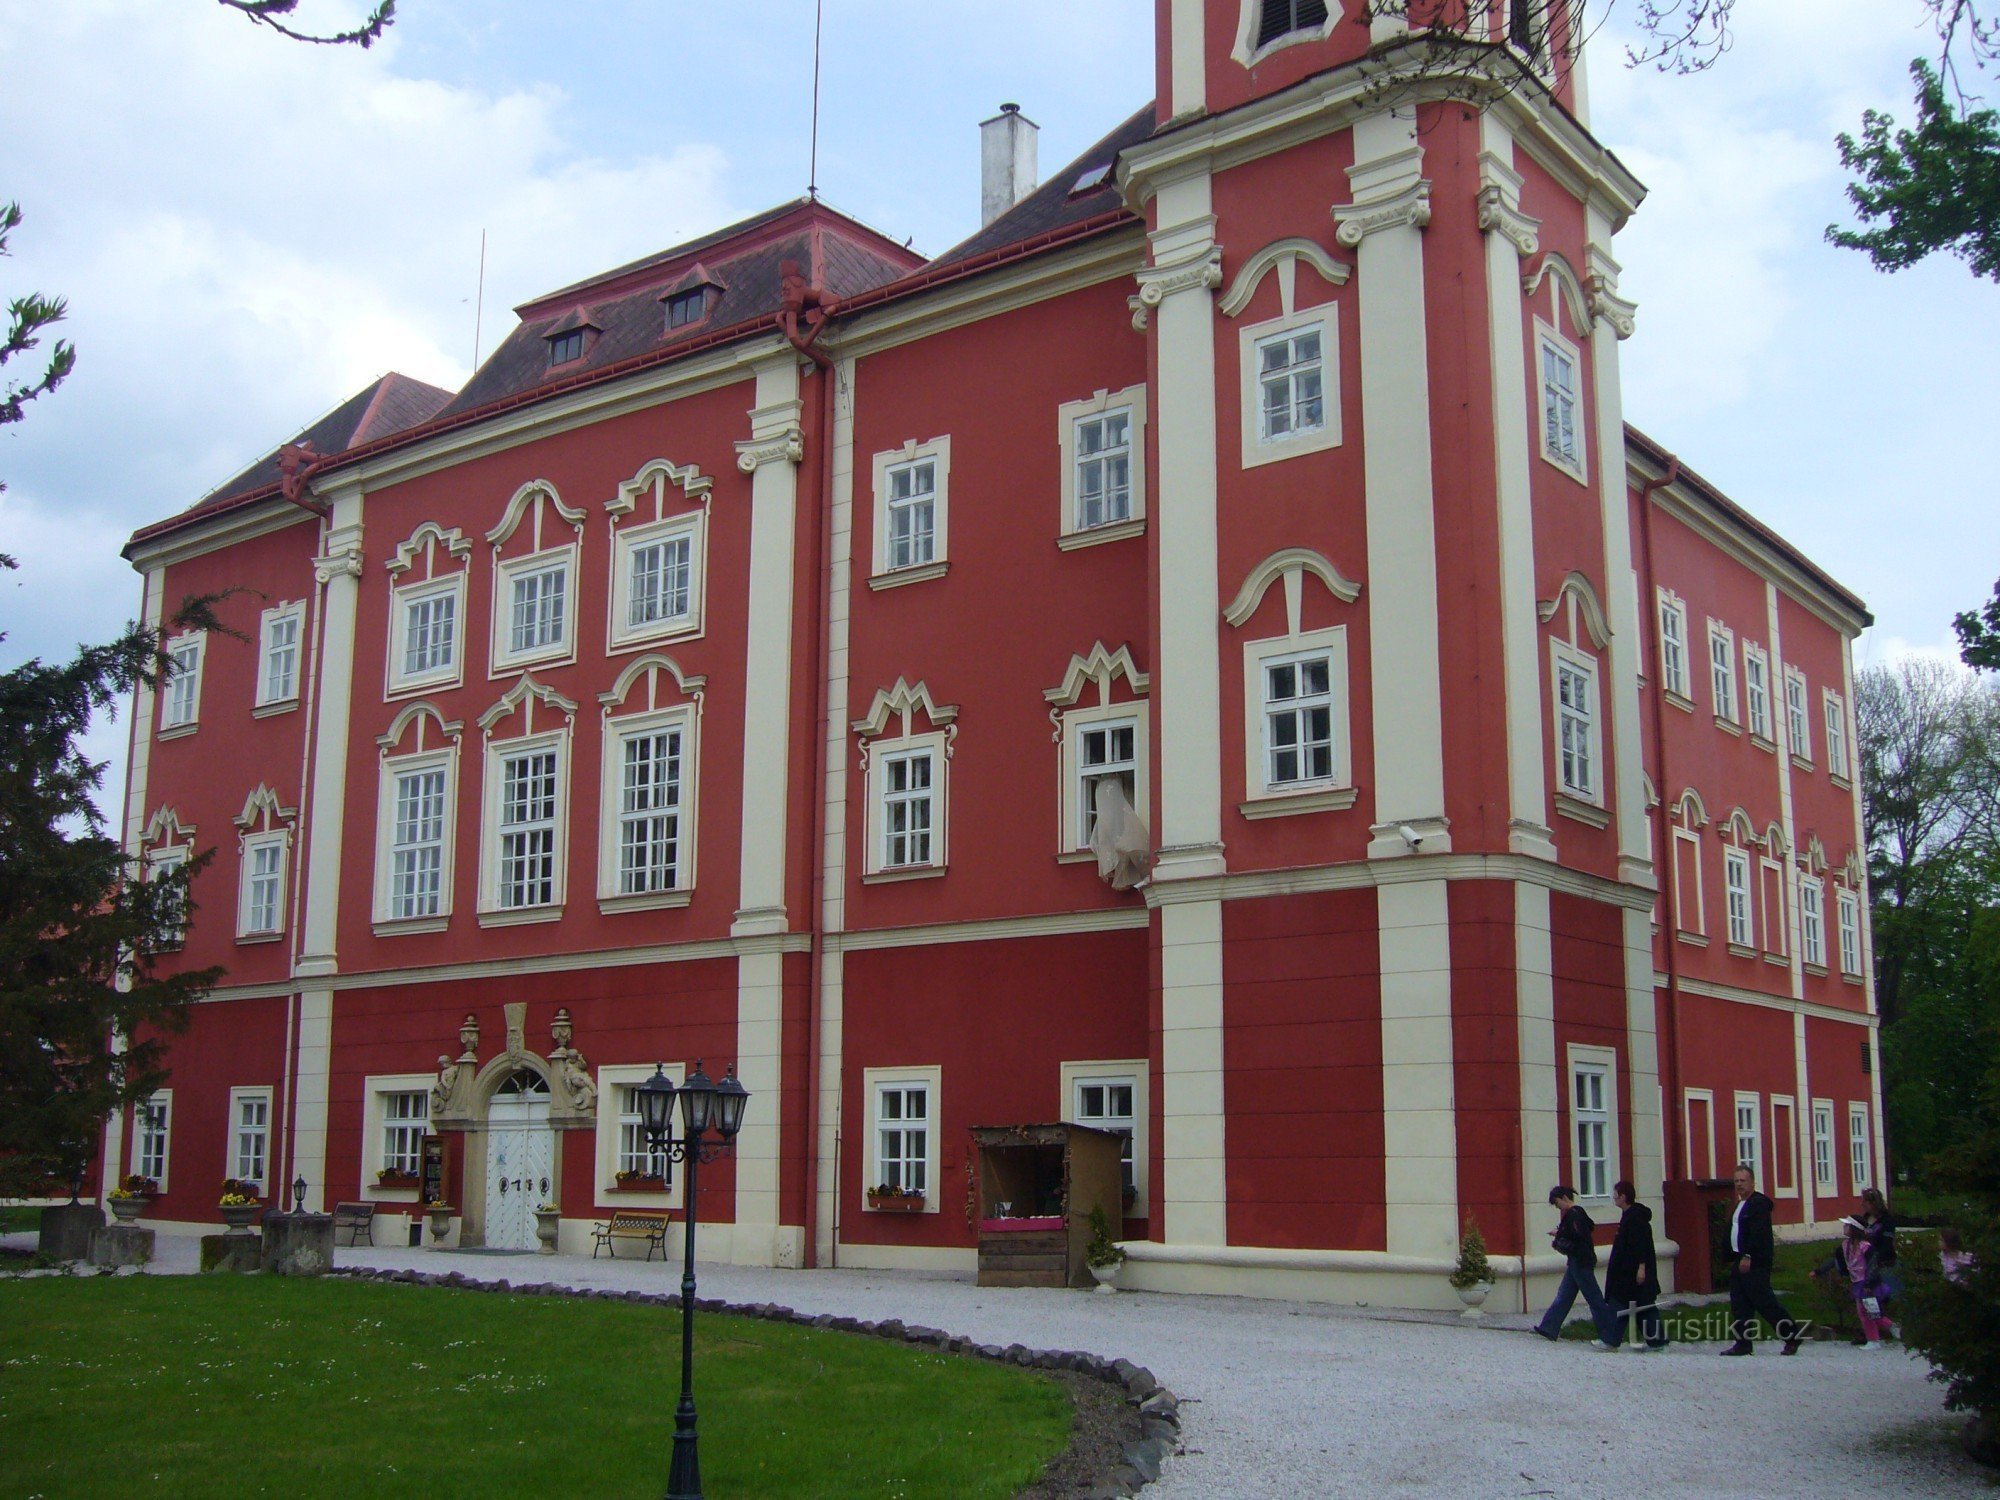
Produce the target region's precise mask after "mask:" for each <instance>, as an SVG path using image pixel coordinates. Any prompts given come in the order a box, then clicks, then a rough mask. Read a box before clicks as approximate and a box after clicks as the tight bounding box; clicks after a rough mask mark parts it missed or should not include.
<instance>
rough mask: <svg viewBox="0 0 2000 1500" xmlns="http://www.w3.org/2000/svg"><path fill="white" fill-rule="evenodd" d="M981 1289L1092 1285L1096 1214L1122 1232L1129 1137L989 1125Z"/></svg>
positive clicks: (982, 1168)
mask: <svg viewBox="0 0 2000 1500" xmlns="http://www.w3.org/2000/svg"><path fill="white" fill-rule="evenodd" d="M972 1140H973V1144H974V1145H975V1146H977V1147H978V1149H979V1284H980V1285H981V1286H1088V1285H1090V1273H1089V1271H1088V1269H1087V1268H1086V1267H1085V1266H1084V1262H1083V1252H1084V1247H1085V1246H1087V1245H1088V1244H1089V1243H1090V1211H1091V1210H1092V1209H1093V1208H1102V1209H1103V1210H1104V1212H1105V1215H1106V1216H1107V1217H1108V1218H1109V1219H1110V1220H1111V1223H1112V1226H1113V1229H1112V1232H1113V1233H1114V1234H1115V1233H1116V1232H1117V1228H1118V1225H1119V1222H1120V1221H1119V1216H1120V1214H1121V1213H1122V1212H1123V1204H1122V1201H1121V1194H1122V1189H1123V1184H1124V1171H1123V1168H1122V1166H1121V1165H1120V1158H1121V1156H1122V1154H1123V1152H1124V1145H1125V1140H1124V1137H1123V1136H1121V1135H1120V1134H1118V1132H1117V1131H1114V1130H1098V1129H1096V1128H1095V1127H1093V1126H1089V1125H1066V1124H1063V1125H983V1126H979V1127H976V1128H975V1129H974V1130H973V1132H972Z"/></svg>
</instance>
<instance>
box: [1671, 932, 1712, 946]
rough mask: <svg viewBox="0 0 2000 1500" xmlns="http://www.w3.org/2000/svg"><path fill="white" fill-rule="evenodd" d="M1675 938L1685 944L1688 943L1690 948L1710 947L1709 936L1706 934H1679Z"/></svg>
mask: <svg viewBox="0 0 2000 1500" xmlns="http://www.w3.org/2000/svg"><path fill="white" fill-rule="evenodd" d="M1674 936H1675V937H1677V938H1679V939H1680V940H1681V941H1682V942H1683V943H1686V944H1687V945H1688V946H1689V947H1690V948H1706V947H1707V946H1708V936H1707V934H1705V933H1700V932H1677V933H1675V934H1674Z"/></svg>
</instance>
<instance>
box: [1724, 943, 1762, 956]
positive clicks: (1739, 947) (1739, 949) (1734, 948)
mask: <svg viewBox="0 0 2000 1500" xmlns="http://www.w3.org/2000/svg"><path fill="white" fill-rule="evenodd" d="M1729 951H1730V952H1731V953H1733V954H1735V955H1736V956H1737V957H1738V958H1755V957H1756V956H1757V950H1756V949H1755V948H1750V947H1746V946H1744V945H1743V944H1742V943H1731V944H1730V945H1729Z"/></svg>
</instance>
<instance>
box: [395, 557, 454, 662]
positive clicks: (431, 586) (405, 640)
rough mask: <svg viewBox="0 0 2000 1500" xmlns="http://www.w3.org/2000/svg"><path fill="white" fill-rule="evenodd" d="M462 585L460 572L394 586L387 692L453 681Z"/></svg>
mask: <svg viewBox="0 0 2000 1500" xmlns="http://www.w3.org/2000/svg"><path fill="white" fill-rule="evenodd" d="M464 587H465V584H464V579H463V577H462V576H460V577H456V578H443V579H439V580H436V581H435V582H431V583H423V584H414V585H411V586H409V587H407V588H400V589H397V590H396V592H395V598H396V603H395V610H394V614H393V616H392V619H391V625H390V641H389V686H390V688H391V690H394V689H398V688H409V687H427V686H430V685H432V684H434V683H439V682H450V681H454V680H456V678H457V676H458V661H459V657H458V620H459V614H460V606H461V604H462V602H463V600H464Z"/></svg>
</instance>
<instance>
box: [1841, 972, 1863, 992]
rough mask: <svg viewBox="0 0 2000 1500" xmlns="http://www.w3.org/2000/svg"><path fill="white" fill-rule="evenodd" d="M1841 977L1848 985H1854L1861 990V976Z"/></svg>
mask: <svg viewBox="0 0 2000 1500" xmlns="http://www.w3.org/2000/svg"><path fill="white" fill-rule="evenodd" d="M1840 977H1841V979H1842V980H1844V981H1845V982H1846V983H1848V984H1851V985H1853V986H1854V987H1855V988H1856V989H1859V988H1861V985H1862V982H1863V981H1862V978H1861V976H1860V975H1859V974H1842V975H1841V976H1840Z"/></svg>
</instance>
